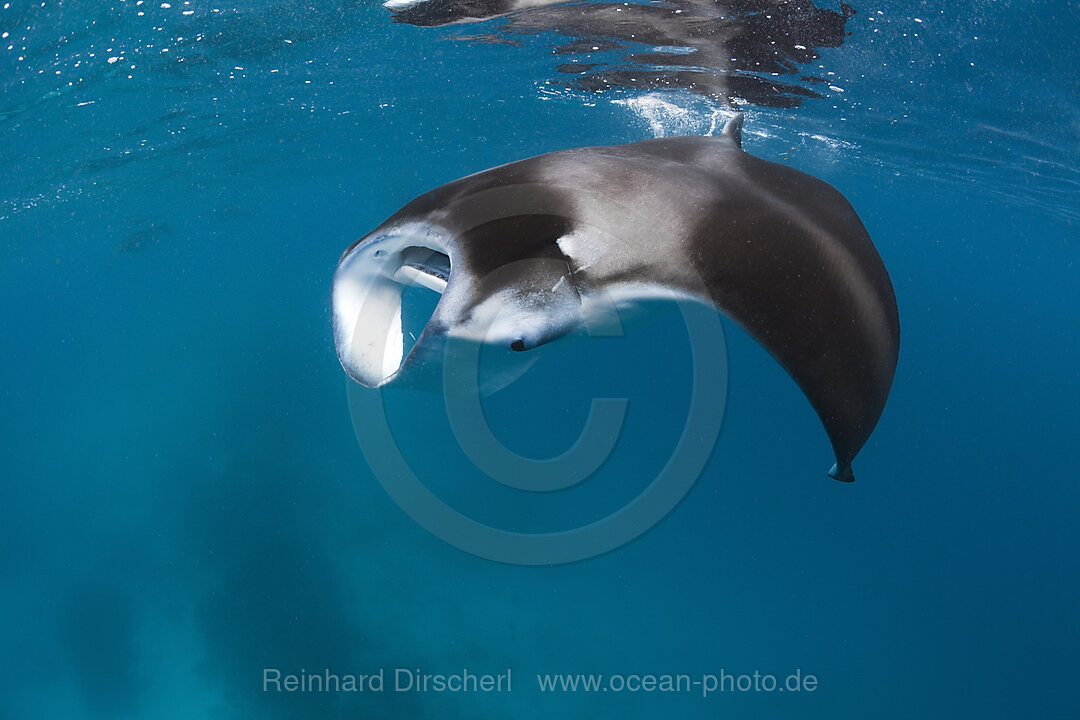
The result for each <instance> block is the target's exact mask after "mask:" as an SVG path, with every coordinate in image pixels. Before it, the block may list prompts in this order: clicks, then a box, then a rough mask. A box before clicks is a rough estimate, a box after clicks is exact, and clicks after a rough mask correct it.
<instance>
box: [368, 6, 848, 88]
mask: <svg viewBox="0 0 1080 720" xmlns="http://www.w3.org/2000/svg"><path fill="white" fill-rule="evenodd" d="M385 6H386V7H387V8H388V9H389V10H390V11H391V12H393V13H394V20H395V21H396V22H401V23H408V24H412V25H420V26H443V25H459V24H465V23H476V22H481V21H484V20H491V19H494V18H504V19H503V20H502V21H501V22H502V24H501V25H500V26H499V27H497V28H496V29H495V32H494V33H492V34H489V35H479V36H478V35H470V36H466V37H467V38H468V39H470V40H473V41H479V42H492V41H502V42H514V41H515V39H516V38H521V37H524V36H527V35H536V34H540V33H551V34H554V35H556V36H559V37H561V38H569V40H563V41H560V42H559V44H557V45H556V46H555V47H554V53H555V55H556V56H557V57H559V58H560V61H559V64H558V65H557V66H556V68H555V70H556V71H557V72H558V73H559V76H560V79H558V80H552V81H551V82H552V83H553V84H557V85H563V86H566V87H570V88H573V89H576V90H582V91H586V92H603V91H605V90H610V89H615V88H622V89H631V90H641V91H647V90H669V89H670V90H677V89H682V90H688V91H690V92H693V93H695V94H698V95H703V96H706V97H711V98H713V99H716V100H719V101H721V102H726V103H732V104H739V103H741V102H748V103H752V104H756V105H767V106H772V107H795V106H797V105H799V104H800V103H802V101H803V99H804V98H808V97H820V95H819V93H818V92H817V91H815V90H814V89H813V88H812V87H811V85H813V84H818V85H821V84H824V83H825V80H824V78H820V77H815V76H813V75H807V74H801V73H800V69H799V66H800V65H804V64H806V63H809V62H811V61H813V60H817V59H818V58H819V55H818V52H817V49H818V48H821V47H839V46H840V45H841V44H843V42H844V38H845V36H846V32H845V25H846V23H847V19H848V18H849V17H850V16H851V15H852V14H854V12H855V11H854V9H853V8H851V6H849V5H847V4H846V3H841V4H840V6H839V7H840V11H839V12H837V11H835V10H826V9H821V8H818V7H816V6H815V5H814V4H813V3H812V2H788V1H786V0H720V1H719V2H718V1H717V0H663V1H661V2H652V3H642V2H629V3H626V2H620V3H609V2H565V1H562V2H560V1H558V0H390V1H389V2H387V3H385ZM608 51H618V52H619V53H620V54H621V57H620V58H619V60H618V61H617V62H614V63H612V62H610V60H611V58H610V56H609V55H608V54H607V53H608Z"/></svg>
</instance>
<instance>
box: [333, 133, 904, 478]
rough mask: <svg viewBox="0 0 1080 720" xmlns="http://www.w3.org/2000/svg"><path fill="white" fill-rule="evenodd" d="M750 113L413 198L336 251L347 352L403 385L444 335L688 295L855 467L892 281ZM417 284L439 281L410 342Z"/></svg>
mask: <svg viewBox="0 0 1080 720" xmlns="http://www.w3.org/2000/svg"><path fill="white" fill-rule="evenodd" d="M741 126H742V116H741V115H740V116H738V117H736V118H735V119H733V120H731V121H729V122H728V124H727V125H726V126H725V128H724V132H723V134H722V135H721V136H718V137H675V138H666V139H658V140H647V141H644V142H639V143H634V144H630V145H621V146H609V147H591V148H578V149H573V150H564V151H561V152H554V153H550V154H547V155H541V156H538V157H534V158H529V159H527V160H522V161H519V162H515V163H510V164H508V165H503V166H501V167H496V168H492V169H490V170H486V171H484V172H480V173H476V174H474V175H470V176H468V177H465V178H462V179H461V180H457V181H455V182H452V183H449V184H447V185H444V186H442V187H439V188H436V189H435V190H432V191H430V192H428V193H426V194H424V195H421V196H420V197H418V198H416V199H415V200H413V201H412V202H410V203H409V204H407V205H406V206H405V207H404V208H402V209H401V210H400V211H398V212H397V213H395V214H394V215H393V216H391V217H390V218H389V219H388V220H387V221H386V222H385V223H383V224H382V225H381V226H379V227H378V228H377V229H375V230H374V231H373V232H372V233H370V234H369V235H367V236H366V237H364V238H362V239H361V240H359V241H358V242H357V243H355V244H354V245H353V246H352V247H350V248H349V249H348V250H347V251H346V252H345V253H344V254H343V256H342V258H341V261H340V263H339V265H338V269H337V272H336V274H335V277H334V290H333V315H334V332H335V343H336V345H337V351H338V356H339V358H340V359H341V363H342V365H343V367H344V368H345V370H346V371H347V372H348V374H349V375H350V376H351V377H352V378H353V379H355V380H357V381H358V382H360V383H361V384H363V385H365V386H368V387H373V388H374V387H382V386H384V385H388V384H395V385H408V384H410V383H411V382H413V380H414V378H416V377H418V376H422V375H423V373H424V370H425V368H426V367H430V366H432V365H435V364H438V363H439V362H441V361H442V359H443V353H444V351H445V348H446V343H447V341H448V340H451V339H457V340H465V341H468V342H474V343H480V344H483V345H486V346H489V347H494V348H499V349H502V350H505V351H509V354H510V355H514V356H521V357H522V360H523V361H525V360H526V359H527V356H529V355H531V354H532V353H530V352H529V351H531V350H533V349H535V348H538V347H540V346H542V345H544V344H546V343H549V342H552V341H554V340H557V339H559V338H561V337H563V336H566V335H568V334H570V333H573V332H575V331H577V330H580V329H581V328H583V327H586V326H587V325H588V324H589V323H590V322H591V321H592V320H593V318H594V317H595V316H596V315H600V314H603V313H604V312H605V310H606V309H609V307H610V304H612V303H613V304H614V305H615V307H616V308H617V309H618V311H619V313H620V314H623V313H631V314H632V313H633V312H634V311H635V310H638V309H640V308H641V307H642V306H643V305H645V304H646V303H647V302H648V301H650V300H652V299H655V298H657V297H658V296H659V297H664V296H666V297H672V296H674V297H683V298H692V299H695V300H698V301H701V302H704V303H706V304H709V305H711V306H713V307H715V308H716V309H718V310H720V311H722V312H723V313H725V314H726V315H728V316H729V317H731V318H732V319H733V320H735V321H736V322H737V323H739V324H740V325H741V326H742V327H743V328H745V329H746V330H747V331H748V332H749V333H750V334H751V335H752V336H753V337H754V338H755V339H757V340H758V342H760V343H761V344H762V345H763V346H764V347H765V348H766V349H767V350H769V352H771V353H772V354H773V356H774V357H776V359H777V360H778V361H779V362H780V364H781V365H782V366H783V367H784V369H785V370H787V372H788V373H789V374H790V375H791V376H792V377H793V378H794V379H795V381H796V382H797V383H798V384H799V386H800V387H801V388H802V390H803V392H804V393H805V394H806V396H807V397H808V398H809V400H810V402H811V404H812V405H813V406H814V409H815V410H816V411H817V414H818V416H819V417H820V419H821V421H822V423H823V424H824V426H825V429H826V431H827V433H828V435H829V438H830V440H831V441H832V445H833V449H834V453H835V456H836V466H835V467H834V468H833V470H832V471H831V473H830V474H831V475H832V476H833V477H836V478H838V479H841V480H852V479H853V478H854V476H853V474H852V471H851V461H852V460H853V459H854V457H855V455H856V454H857V453H858V452H859V450H860V448H862V446H863V444H864V443H865V442H866V440H867V438H868V437H869V435H870V433H871V431H872V430H873V428H874V426H875V424H876V423H877V420H878V417H879V416H880V414H881V411H882V409H883V408H884V405H885V400H886V398H887V396H888V393H889V388H890V386H891V383H892V377H893V372H894V370H895V367H896V360H897V353H898V349H899V333H900V326H899V319H898V315H897V309H896V299H895V297H894V295H893V289H892V284H891V282H890V280H889V276H888V274H887V273H886V271H885V267H884V265H883V264H882V262H881V258H880V257H879V256H878V254H877V251H876V250H875V248H874V246H873V244H872V243H871V241H870V237H869V235H868V234H867V232H866V230H865V228H864V227H863V225H862V222H861V221H860V220H859V218H858V216H857V215H856V214H855V211H854V210H853V209H852V207H851V205H850V204H849V203H848V202H847V200H846V199H845V198H844V197H843V195H841V194H840V193H839V192H838V191H837V190H835V189H834V188H833V187H831V186H830V185H828V184H826V183H824V182H822V181H820V180H817V179H816V178H813V177H811V176H809V175H806V174H805V173H802V172H799V171H797V170H794V169H792V168H789V167H786V166H782V165H778V164H775V163H771V162H767V161H764V160H761V159H759V158H756V157H754V156H752V155H750V154H748V153H746V152H744V151H743V150H742V145H741ZM409 287H423V288H427V289H429V290H433V291H435V292H436V293H438V294H439V295H440V297H439V300H438V304H437V305H436V307H435V309H434V312H433V314H432V315H431V318H430V320H429V321H428V322H427V325H426V326H425V327H424V328H423V331H422V332H421V333H420V335H419V337H418V338H417V339H416V342H415V344H414V345H412V346H411V347H409V343H408V341H407V340H406V339H405V337H404V334H403V331H402V293H403V291H404V290H405V289H406V288H409ZM605 304H607V307H605Z"/></svg>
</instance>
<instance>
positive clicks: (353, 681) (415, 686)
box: [262, 667, 512, 693]
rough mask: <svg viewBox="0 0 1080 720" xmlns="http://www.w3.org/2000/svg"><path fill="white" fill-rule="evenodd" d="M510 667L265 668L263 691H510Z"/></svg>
mask: <svg viewBox="0 0 1080 720" xmlns="http://www.w3.org/2000/svg"><path fill="white" fill-rule="evenodd" d="M511 679H512V678H511V673H510V668H506V671H505V672H501V673H474V672H472V671H470V670H469V669H468V668H464V669H462V670H460V671H457V672H450V673H426V672H424V671H422V670H421V669H419V668H400V667H399V668H393V669H392V670H387V669H386V668H379V669H378V670H375V671H374V672H371V673H369V674H367V675H355V674H352V673H342V674H340V675H339V674H337V673H334V672H331V671H330V669H329V668H327V669H325V670H324V671H323V672H321V673H309V672H307V671H306V670H304V669H303V668H301V669H300V671H299V672H296V673H289V674H286V673H283V672H281V670H279V669H278V668H263V682H262V687H263V692H290V693H292V692H307V693H318V692H373V693H380V692H385V691H386V690H390V691H393V692H437V693H441V692H450V693H460V692H485V693H489V692H510V691H511V689H512V688H511Z"/></svg>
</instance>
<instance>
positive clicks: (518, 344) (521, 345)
mask: <svg viewBox="0 0 1080 720" xmlns="http://www.w3.org/2000/svg"><path fill="white" fill-rule="evenodd" d="M510 349H511V350H513V351H514V352H524V351H525V341H524V340H522V339H521V338H518V339H517V340H515V341H514V342H512V343H510Z"/></svg>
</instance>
